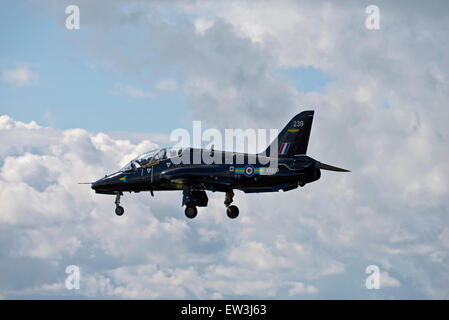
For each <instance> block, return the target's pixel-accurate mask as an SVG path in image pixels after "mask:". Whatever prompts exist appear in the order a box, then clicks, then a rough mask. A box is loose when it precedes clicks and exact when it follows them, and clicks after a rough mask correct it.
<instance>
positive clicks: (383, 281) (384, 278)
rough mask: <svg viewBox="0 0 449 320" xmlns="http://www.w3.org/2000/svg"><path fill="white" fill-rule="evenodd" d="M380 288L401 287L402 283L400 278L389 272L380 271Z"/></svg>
mask: <svg viewBox="0 0 449 320" xmlns="http://www.w3.org/2000/svg"><path fill="white" fill-rule="evenodd" d="M379 282H380V288H386V287H399V286H400V285H401V283H400V282H399V280H397V279H395V278H393V277H392V276H390V275H389V274H388V272H386V271H384V272H381V273H380V281H379Z"/></svg>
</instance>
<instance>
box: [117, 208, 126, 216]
mask: <svg viewBox="0 0 449 320" xmlns="http://www.w3.org/2000/svg"><path fill="white" fill-rule="evenodd" d="M123 213H125V209H123V207H121V206H117V207H116V208H115V214H116V215H118V216H121V215H123Z"/></svg>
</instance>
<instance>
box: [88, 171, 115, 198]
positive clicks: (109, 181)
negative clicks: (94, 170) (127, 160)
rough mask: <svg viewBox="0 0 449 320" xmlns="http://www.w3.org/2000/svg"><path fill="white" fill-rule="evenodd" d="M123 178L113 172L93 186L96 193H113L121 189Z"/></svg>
mask: <svg viewBox="0 0 449 320" xmlns="http://www.w3.org/2000/svg"><path fill="white" fill-rule="evenodd" d="M120 182H121V180H120V179H119V177H118V176H117V174H112V175H109V176H105V177H104V178H101V179H99V180H97V181H95V182H94V183H92V185H91V188H92V189H93V190H95V193H104V194H111V193H115V192H116V191H119V190H118V189H119V187H120Z"/></svg>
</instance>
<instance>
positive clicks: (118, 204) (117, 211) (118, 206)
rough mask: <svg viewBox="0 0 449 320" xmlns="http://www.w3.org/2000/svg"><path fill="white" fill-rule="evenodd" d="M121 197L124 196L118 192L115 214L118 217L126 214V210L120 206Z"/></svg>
mask: <svg viewBox="0 0 449 320" xmlns="http://www.w3.org/2000/svg"><path fill="white" fill-rule="evenodd" d="M121 195H122V194H121V193H120V192H118V193H117V195H116V196H115V214H116V215H118V216H121V215H123V214H124V213H125V209H123V207H122V206H121V205H120V197H121Z"/></svg>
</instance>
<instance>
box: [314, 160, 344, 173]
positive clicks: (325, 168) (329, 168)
mask: <svg viewBox="0 0 449 320" xmlns="http://www.w3.org/2000/svg"><path fill="white" fill-rule="evenodd" d="M320 169H323V170H329V171H338V172H351V171H349V170H346V169H342V168H338V167H334V166H331V165H328V164H325V163H322V162H320Z"/></svg>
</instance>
